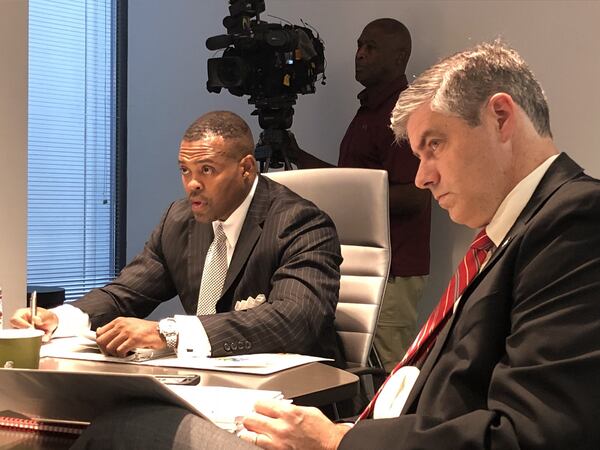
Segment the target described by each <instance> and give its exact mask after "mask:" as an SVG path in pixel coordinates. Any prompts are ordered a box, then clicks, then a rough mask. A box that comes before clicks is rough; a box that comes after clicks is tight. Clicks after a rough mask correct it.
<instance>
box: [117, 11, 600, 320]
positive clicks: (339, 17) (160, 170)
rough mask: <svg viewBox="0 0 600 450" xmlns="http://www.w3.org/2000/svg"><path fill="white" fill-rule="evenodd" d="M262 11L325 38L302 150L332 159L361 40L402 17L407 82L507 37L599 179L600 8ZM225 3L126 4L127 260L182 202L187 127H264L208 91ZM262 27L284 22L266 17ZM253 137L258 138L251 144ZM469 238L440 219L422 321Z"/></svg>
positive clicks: (556, 124)
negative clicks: (219, 120)
mask: <svg viewBox="0 0 600 450" xmlns="http://www.w3.org/2000/svg"><path fill="white" fill-rule="evenodd" d="M266 3H267V11H266V13H268V14H270V15H273V16H277V17H281V18H284V19H286V20H289V21H291V22H292V23H296V24H299V23H300V20H301V19H303V20H304V21H306V22H308V23H309V24H310V25H312V26H313V27H314V28H316V29H317V30H318V32H319V34H320V35H321V37H322V38H323V40H324V41H325V54H326V58H327V70H326V75H327V85H325V86H321V85H318V86H317V93H316V94H315V95H305V96H301V97H300V99H299V101H298V104H297V105H296V108H295V110H296V114H295V116H294V126H293V128H292V131H293V132H294V134H295V135H296V138H297V140H298V142H299V144H300V146H301V147H303V148H305V149H307V150H309V151H312V152H313V153H314V154H316V155H318V156H320V157H322V158H323V159H326V160H328V161H330V162H335V161H336V160H337V152H338V145H339V141H340V140H341V137H342V136H343V134H344V131H345V128H346V126H347V124H348V123H349V122H350V120H351V119H352V116H353V115H354V112H355V111H356V108H357V101H356V98H355V96H356V94H357V93H358V92H359V90H360V85H358V83H356V82H355V81H354V78H353V58H354V51H355V46H356V38H357V37H358V35H359V34H360V31H361V30H362V28H363V27H364V25H365V24H366V23H368V22H369V21H371V20H372V19H375V18H378V17H386V16H387V17H395V18H397V19H399V20H401V21H402V22H404V23H405V24H406V25H407V26H408V28H409V29H410V30H411V32H412V35H413V56H412V58H411V62H410V64H409V67H408V74H407V75H408V76H409V79H410V78H411V77H412V76H416V75H418V74H419V73H420V72H421V71H422V70H424V69H425V68H426V67H428V66H429V65H431V64H432V63H434V62H435V61H436V60H437V59H439V58H440V57H443V56H446V55H448V54H450V53H453V52H455V51H458V50H462V49H464V48H466V47H469V46H471V45H472V44H475V43H477V42H479V41H482V40H490V39H493V38H495V37H497V36H502V37H503V38H504V39H505V40H507V41H508V42H509V43H510V44H512V45H513V46H514V47H516V48H517V49H518V50H519V51H520V52H521V54H522V55H523V56H524V58H525V59H526V60H527V61H528V62H529V64H530V66H531V68H532V69H533V71H534V72H535V73H536V75H537V76H538V78H539V80H540V82H541V84H542V85H543V87H544V88H545V91H546V93H547V95H548V98H549V102H550V110H551V122H552V129H553V132H554V136H555V140H556V142H557V144H558V146H559V147H560V148H561V149H563V150H565V151H567V152H569V153H570V154H571V156H573V157H574V158H575V159H576V160H577V161H578V162H579V163H580V164H582V165H583V166H584V167H586V168H587V169H588V173H590V174H592V175H594V176H600V156H599V155H598V151H597V149H598V148H600V135H599V134H598V133H596V127H597V126H598V123H599V120H600V113H598V112H597V110H596V109H595V107H596V106H597V105H599V104H600V91H599V90H598V89H597V85H598V80H600V57H599V56H598V55H600V27H598V26H597V19H598V17H600V2H597V1H593V0H591V1H543V0H532V1H526V0H522V1H510V0H505V1H494V0H489V1H475V0H465V1H450V0H428V1H400V0H398V1H391V0H388V1H386V0H379V1H377V0H267V1H266ZM227 5H228V2H227V1H226V0H202V1H198V0H170V1H165V0H130V1H129V98H128V101H129V112H128V119H129V124H128V127H129V135H128V158H129V161H128V164H129V169H128V196H129V197H128V256H129V258H131V257H132V256H133V255H134V254H135V253H137V252H138V251H139V250H140V249H141V247H142V246H143V243H144V241H145V239H146V237H147V236H148V234H149V232H150V230H151V229H152V227H153V226H154V225H155V224H156V223H157V221H158V218H159V217H160V214H161V212H162V211H163V210H164V208H165V207H166V206H167V205H168V203H169V202H170V201H171V200H172V199H174V198H178V197H180V196H181V195H182V190H181V187H180V185H179V177H178V173H177V163H176V160H177V146H178V142H179V139H180V137H181V135H182V133H183V131H184V130H185V128H186V127H187V125H188V124H189V123H190V122H191V121H192V120H193V119H194V118H195V117H197V116H198V115H200V114H201V113H204V112H206V111H209V110H213V109H231V110H233V111H236V112H237V113H239V114H241V115H242V116H244V117H245V118H247V120H248V121H249V122H250V123H251V124H252V126H253V129H254V131H255V134H256V133H258V132H259V131H260V129H259V128H258V126H257V124H256V119H255V117H251V116H250V115H249V114H250V112H251V110H252V109H251V107H250V106H249V105H248V104H247V103H246V98H238V97H234V96H232V95H230V94H229V93H227V92H222V93H221V94H219V95H217V94H209V93H208V92H207V91H206V89H205V84H206V78H207V76H206V59H207V58H209V57H211V56H212V55H213V52H209V51H208V50H206V49H205V46H204V42H205V40H206V38H207V37H210V36H213V35H216V34H223V33H224V32H225V29H224V27H223V26H222V23H221V21H222V18H223V17H224V16H226V15H227V14H228V12H227ZM262 18H263V19H266V20H268V21H269V22H275V21H277V19H274V18H272V17H268V16H267V15H265V14H263V17H262ZM255 137H256V136H255ZM472 234H473V233H472V231H471V230H468V229H465V228H463V227H459V226H456V225H454V224H452V223H451V222H450V221H449V219H448V217H447V214H446V213H445V212H443V211H441V210H440V209H439V208H438V207H437V206H436V207H435V208H434V212H433V228H432V266H431V276H430V283H429V285H428V288H427V291H426V301H424V302H423V304H422V305H421V312H420V319H421V320H423V319H424V318H425V317H426V315H427V314H428V313H429V311H430V309H431V308H432V307H433V305H434V304H435V303H437V300H438V296H439V295H440V293H441V292H442V290H443V289H444V287H445V285H446V283H447V281H448V279H449V277H450V275H451V274H452V271H453V268H454V265H455V263H456V262H457V261H458V260H459V259H460V258H461V257H462V254H463V252H464V249H465V247H466V245H468V241H469V239H470V237H471V236H472Z"/></svg>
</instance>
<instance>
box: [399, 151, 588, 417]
mask: <svg viewBox="0 0 600 450" xmlns="http://www.w3.org/2000/svg"><path fill="white" fill-rule="evenodd" d="M581 172H582V169H581V167H580V166H578V165H577V164H576V163H575V162H574V161H573V160H572V159H570V158H569V157H568V156H567V155H566V154H565V153H561V154H560V155H559V156H558V158H557V159H556V160H555V161H554V163H553V164H552V165H551V166H550V167H549V168H548V171H547V172H546V174H544V176H543V177H542V180H541V181H540V184H539V185H538V187H537V188H536V189H535V191H534V193H533V195H532V196H531V199H530V200H529V201H528V202H527V205H525V208H524V209H523V211H522V212H521V214H520V215H519V217H518V218H517V220H516V221H515V224H514V225H513V226H512V228H511V229H510V230H509V232H508V233H507V235H506V237H505V238H504V240H503V241H502V243H501V244H500V246H499V247H498V248H497V249H496V250H495V251H494V253H493V254H492V256H491V257H490V260H489V261H488V263H487V264H486V265H485V267H484V268H483V269H482V270H481V272H479V273H478V274H477V275H476V276H475V277H474V278H473V280H472V281H471V283H469V285H468V286H467V287H466V289H465V291H464V292H463V295H462V297H461V300H460V302H459V304H458V307H457V309H456V311H455V312H454V314H452V316H450V318H449V319H448V323H447V324H446V325H445V326H444V328H443V330H442V331H441V332H440V334H439V335H438V337H437V339H436V342H435V344H434V346H433V348H432V349H431V352H430V354H429V355H428V357H427V359H426V360H425V363H424V364H423V367H422V368H421V371H420V373H419V377H418V378H417V381H416V382H415V385H414V386H413V388H412V389H411V392H410V394H409V396H408V398H407V400H406V403H405V404H404V408H403V409H402V414H406V412H407V411H409V410H410V409H411V407H412V406H413V404H414V403H415V401H416V400H417V399H418V397H419V394H420V393H421V390H422V389H423V386H424V384H425V381H426V380H427V377H428V376H429V373H430V372H431V370H432V369H433V367H434V366H435V363H436V362H437V359H438V357H439V355H440V352H441V351H442V349H443V348H444V345H445V343H446V340H447V339H448V336H449V334H450V332H451V331H452V329H453V327H454V323H455V322H456V321H457V320H458V319H459V316H460V313H461V311H462V310H463V308H464V305H465V303H466V302H467V301H468V300H469V297H470V296H471V293H472V292H473V290H474V289H475V288H476V287H477V286H478V285H479V284H480V283H481V280H482V279H483V278H484V277H485V276H486V274H487V273H488V272H489V271H490V270H491V268H492V267H493V266H494V265H495V264H496V263H497V262H498V261H499V260H500V258H501V257H502V255H503V254H504V253H505V251H506V248H508V246H509V244H510V243H511V242H512V241H514V240H515V238H517V237H518V236H519V235H521V234H522V233H524V231H525V229H526V225H527V223H528V222H529V221H530V220H531V219H532V218H533V217H534V216H535V214H536V213H537V212H538V211H539V209H540V208H541V207H542V206H543V205H544V204H545V203H546V201H547V200H548V198H549V197H551V196H552V194H554V192H556V190H557V189H559V188H560V187H561V186H562V185H563V184H564V183H566V182H567V181H569V180H571V179H573V178H574V177H576V176H578V175H579V174H581Z"/></svg>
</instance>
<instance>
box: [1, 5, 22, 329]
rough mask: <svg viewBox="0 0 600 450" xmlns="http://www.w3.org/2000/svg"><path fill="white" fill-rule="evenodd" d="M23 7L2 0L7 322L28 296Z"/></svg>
mask: <svg viewBox="0 0 600 450" xmlns="http://www.w3.org/2000/svg"><path fill="white" fill-rule="evenodd" d="M27 7H28V2H27V1H26V0H0V64H1V66H0V286H2V288H3V293H4V317H5V318H6V317H10V316H12V314H13V312H14V311H15V310H16V309H17V308H18V307H21V306H25V301H26V295H27V286H26V258H27V246H26V242H27V240H26V239H27ZM6 322H7V320H4V326H5V327H6V326H7V325H6Z"/></svg>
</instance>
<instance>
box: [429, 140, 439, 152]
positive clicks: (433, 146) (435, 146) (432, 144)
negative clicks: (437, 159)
mask: <svg viewBox="0 0 600 450" xmlns="http://www.w3.org/2000/svg"><path fill="white" fill-rule="evenodd" d="M439 146H440V141H438V140H436V139H432V140H431V141H429V148H430V149H431V150H434V151H435V150H437V149H438V147H439Z"/></svg>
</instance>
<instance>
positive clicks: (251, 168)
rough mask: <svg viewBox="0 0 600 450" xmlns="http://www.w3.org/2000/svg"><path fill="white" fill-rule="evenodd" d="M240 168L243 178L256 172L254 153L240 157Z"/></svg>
mask: <svg viewBox="0 0 600 450" xmlns="http://www.w3.org/2000/svg"><path fill="white" fill-rule="evenodd" d="M240 170H241V172H242V178H249V177H250V175H253V174H254V173H256V160H255V159H254V156H252V155H246V156H244V157H243V158H242V159H240Z"/></svg>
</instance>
